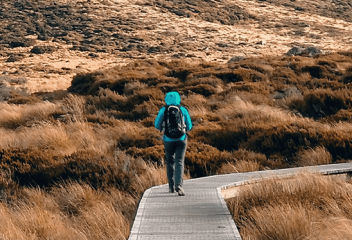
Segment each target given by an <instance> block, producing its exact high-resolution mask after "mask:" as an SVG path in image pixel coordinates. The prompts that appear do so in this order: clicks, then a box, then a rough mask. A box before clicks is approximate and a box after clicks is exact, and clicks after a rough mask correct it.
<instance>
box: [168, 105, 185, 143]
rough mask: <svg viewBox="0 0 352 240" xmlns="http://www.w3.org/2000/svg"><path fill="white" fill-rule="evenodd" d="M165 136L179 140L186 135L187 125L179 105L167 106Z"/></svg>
mask: <svg viewBox="0 0 352 240" xmlns="http://www.w3.org/2000/svg"><path fill="white" fill-rule="evenodd" d="M164 122H165V135H166V136H168V137H169V138H179V137H181V136H183V135H184V134H185V133H186V124H185V121H184V119H183V114H182V111H181V108H180V106H179V105H167V106H165V113H164Z"/></svg>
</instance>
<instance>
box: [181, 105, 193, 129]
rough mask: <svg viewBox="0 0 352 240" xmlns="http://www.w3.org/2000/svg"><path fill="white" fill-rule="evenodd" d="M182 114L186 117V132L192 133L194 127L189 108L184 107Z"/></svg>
mask: <svg viewBox="0 0 352 240" xmlns="http://www.w3.org/2000/svg"><path fill="white" fill-rule="evenodd" d="M182 113H183V115H184V117H185V123H186V130H187V131H190V130H191V129H192V127H193V125H192V120H191V116H190V115H189V113H188V110H187V108H185V107H182Z"/></svg>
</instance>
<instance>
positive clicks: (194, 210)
mask: <svg viewBox="0 0 352 240" xmlns="http://www.w3.org/2000/svg"><path fill="white" fill-rule="evenodd" d="M301 171H311V172H320V173H322V174H342V173H350V172H352V163H342V164H329V165H320V166H314V167H307V168H289V169H280V170H269V171H258V172H250V173H234V174H225V175H216V176H210V177H204V178H197V179H191V180H187V181H185V183H184V189H185V192H186V196H184V197H179V196H178V195H177V193H168V186H167V185H161V186H156V187H152V188H150V189H148V190H147V191H145V193H144V195H143V197H142V199H141V201H140V204H139V207H138V210H137V214H136V217H135V220H134V223H133V226H132V229H131V233H130V237H129V240H174V239H180V240H181V239H182V240H191V239H192V240H193V239H197V240H220V239H221V240H227V239H232V240H234V239H241V237H240V235H239V232H238V230H237V227H236V225H235V223H234V221H233V219H232V216H231V215H230V212H229V210H228V209H227V206H226V203H225V201H224V199H223V197H222V195H221V188H227V187H231V186H236V185H242V184H244V183H246V182H250V181H257V180H260V179H262V178H266V177H271V176H290V175H294V174H297V173H298V172H301Z"/></svg>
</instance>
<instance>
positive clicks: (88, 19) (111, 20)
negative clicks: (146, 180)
mask: <svg viewBox="0 0 352 240" xmlns="http://www.w3.org/2000/svg"><path fill="white" fill-rule="evenodd" d="M351 10H352V6H351V3H350V1H348V0H330V1H322V0H320V1H311V0H300V1H288V0H287V1H277V0H267V1H263V0H260V1H259V0H257V1H256V0H236V1H231V0H223V1H216V0H212V1H200V0H187V1H186V0H178V1H168V0H153V1H146V0H131V1H112V0H104V1H103V0H92V1H86V0H80V1H66V0H61V1H44V0H40V1H33V0H25V1H19V0H16V1H10V0H4V1H1V3H0V25H1V26H3V27H2V28H1V29H0V50H1V52H0V67H1V69H2V72H1V73H0V80H1V81H2V82H4V83H5V84H7V85H8V84H9V83H11V84H12V85H14V86H16V85H19V83H20V85H21V87H22V88H24V90H25V91H29V92H35V91H51V90H56V89H66V88H67V87H68V86H69V84H70V81H71V79H72V76H73V75H75V74H76V73H79V72H85V71H90V70H96V69H99V68H106V67H110V66H112V65H116V64H123V63H128V62H130V61H132V60H135V59H150V58H153V59H159V60H167V59H172V58H178V59H183V58H191V59H194V60H199V59H204V60H207V61H217V62H227V61H228V60H229V59H231V58H232V57H234V56H245V57H251V56H260V55H282V54H284V53H286V52H287V51H288V50H289V49H290V48H291V47H293V46H298V45H314V46H316V47H319V48H321V49H323V50H324V51H325V52H329V51H338V50H346V49H348V48H350V46H351V43H352V16H351V14H350V12H351ZM34 46H37V47H36V48H34V49H33V47H34ZM42 46H45V47H42ZM19 79H20V80H19Z"/></svg>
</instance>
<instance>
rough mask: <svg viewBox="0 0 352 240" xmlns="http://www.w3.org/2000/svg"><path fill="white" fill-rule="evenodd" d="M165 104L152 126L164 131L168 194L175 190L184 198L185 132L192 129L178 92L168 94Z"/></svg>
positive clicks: (189, 118)
mask: <svg viewBox="0 0 352 240" xmlns="http://www.w3.org/2000/svg"><path fill="white" fill-rule="evenodd" d="M165 103H166V105H165V106H163V107H162V108H161V109H160V110H159V112H158V115H157V117H156V119H155V122H154V125H155V127H156V128H157V129H158V130H159V131H164V136H163V141H164V150H165V163H166V173H167V178H168V182H169V192H170V193H174V192H175V190H176V192H177V193H178V195H179V196H184V195H185V192H184V190H183V188H182V185H183V172H184V161H185V153H186V148H187V132H188V131H190V130H191V129H192V120H191V117H190V115H189V113H188V110H187V109H186V108H185V107H184V106H181V97H180V94H179V93H178V92H175V91H173V92H168V93H166V95H165Z"/></svg>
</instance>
